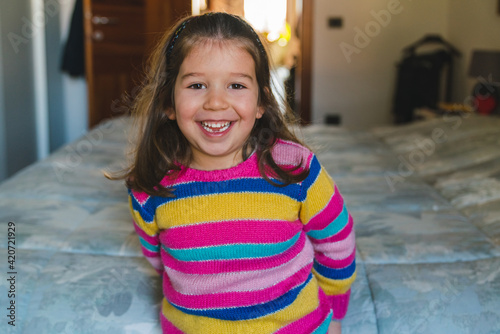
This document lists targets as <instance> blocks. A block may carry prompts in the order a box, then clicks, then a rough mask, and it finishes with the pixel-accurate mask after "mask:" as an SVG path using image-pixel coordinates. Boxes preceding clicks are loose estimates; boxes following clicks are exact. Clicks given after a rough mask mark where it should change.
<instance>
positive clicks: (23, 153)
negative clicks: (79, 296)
mask: <svg viewBox="0 0 500 334" xmlns="http://www.w3.org/2000/svg"><path fill="white" fill-rule="evenodd" d="M31 12H32V11H31V3H30V1H29V0H18V1H8V0H0V32H1V34H0V44H1V51H2V53H1V57H0V68H1V69H0V72H1V74H2V85H1V86H0V89H1V90H2V92H1V94H0V95H2V101H1V107H0V118H1V119H2V121H0V123H2V122H3V128H2V129H0V130H2V132H1V133H0V145H1V146H2V148H3V153H2V149H0V154H3V156H2V157H1V158H2V159H3V167H2V168H0V169H3V171H4V172H3V174H4V175H3V176H9V175H12V174H13V173H15V172H16V171H18V170H19V169H21V168H23V167H25V166H27V165H29V164H30V163H32V162H34V161H35V160H36V159H37V127H36V101H35V88H34V81H35V71H34V65H33V64H34V58H33V50H34V49H33V44H34V43H33V41H34V38H36V35H35V34H34V31H35V30H34V29H33V28H32V23H31V22H32V21H31V20H30V17H31Z"/></svg>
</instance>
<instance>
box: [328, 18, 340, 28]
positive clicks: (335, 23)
mask: <svg viewBox="0 0 500 334" xmlns="http://www.w3.org/2000/svg"><path fill="white" fill-rule="evenodd" d="M343 24H344V20H343V19H342V18H341V17H329V18H328V27H329V28H334V29H338V28H342V26H343Z"/></svg>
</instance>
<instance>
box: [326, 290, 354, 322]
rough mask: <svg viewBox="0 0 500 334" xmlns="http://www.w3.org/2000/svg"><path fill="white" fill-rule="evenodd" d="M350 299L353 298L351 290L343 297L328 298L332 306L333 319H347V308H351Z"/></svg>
mask: <svg viewBox="0 0 500 334" xmlns="http://www.w3.org/2000/svg"><path fill="white" fill-rule="evenodd" d="M350 297H351V290H350V289H349V291H347V292H346V293H344V294H343V295H337V296H327V298H328V301H329V302H330V305H332V309H333V319H335V320H342V319H343V318H344V317H345V315H346V313H347V308H348V306H349V299H350Z"/></svg>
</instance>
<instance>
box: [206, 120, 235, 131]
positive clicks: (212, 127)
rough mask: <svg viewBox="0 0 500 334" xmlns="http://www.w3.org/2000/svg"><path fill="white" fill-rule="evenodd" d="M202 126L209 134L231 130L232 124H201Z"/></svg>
mask: <svg viewBox="0 0 500 334" xmlns="http://www.w3.org/2000/svg"><path fill="white" fill-rule="evenodd" d="M201 125H202V126H203V128H204V129H205V130H207V131H208V132H223V131H226V130H227V129H228V128H229V126H230V125H231V122H224V123H220V122H218V123H211V122H201Z"/></svg>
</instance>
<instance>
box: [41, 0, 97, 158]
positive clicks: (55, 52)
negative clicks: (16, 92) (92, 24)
mask: <svg viewBox="0 0 500 334" xmlns="http://www.w3.org/2000/svg"><path fill="white" fill-rule="evenodd" d="M75 1H76V0H55V1H54V0H45V6H46V8H47V12H49V15H47V16H48V17H47V24H46V25H45V35H46V45H47V47H46V58H47V89H48V104H49V126H50V150H51V151H53V150H55V149H57V148H59V147H60V146H62V145H64V144H65V143H68V142H71V141H73V140H75V139H76V138H78V137H80V136H82V135H83V134H84V133H85V132H86V131H87V86H86V82H85V78H83V77H77V78H74V77H70V76H69V75H68V74H66V73H64V72H62V71H61V69H60V68H61V61H62V55H63V50H64V45H65V43H66V39H67V37H68V33H69V26H70V23H71V16H72V14H73V8H74V5H75ZM52 4H53V5H52ZM48 6H50V8H49V7H48Z"/></svg>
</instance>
